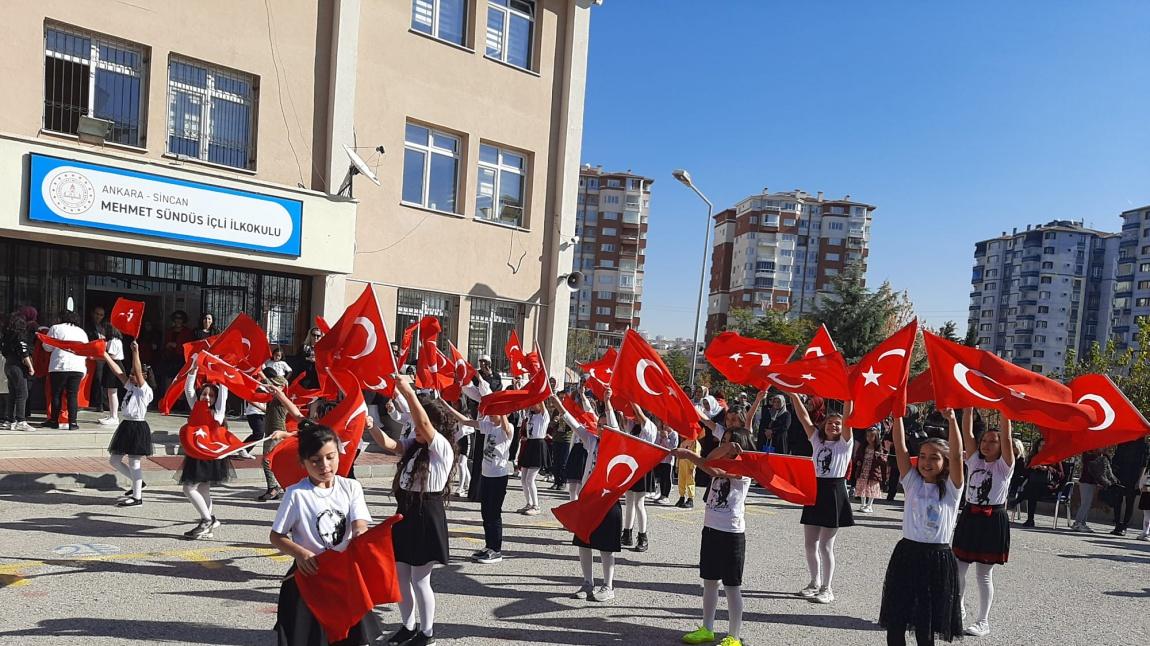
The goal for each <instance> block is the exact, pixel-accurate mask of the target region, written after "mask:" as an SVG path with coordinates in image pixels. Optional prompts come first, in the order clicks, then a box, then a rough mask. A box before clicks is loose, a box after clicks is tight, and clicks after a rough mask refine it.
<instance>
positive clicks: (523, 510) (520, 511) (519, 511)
mask: <svg viewBox="0 0 1150 646" xmlns="http://www.w3.org/2000/svg"><path fill="white" fill-rule="evenodd" d="M530 509H531V505H523V506H522V507H520V508H519V509H516V510H515V513H517V514H526V513H527V512H528V511H529V510H530Z"/></svg>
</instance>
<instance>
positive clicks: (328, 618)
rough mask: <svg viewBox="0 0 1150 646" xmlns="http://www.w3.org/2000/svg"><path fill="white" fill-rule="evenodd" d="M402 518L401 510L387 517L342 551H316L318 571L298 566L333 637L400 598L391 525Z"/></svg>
mask: <svg viewBox="0 0 1150 646" xmlns="http://www.w3.org/2000/svg"><path fill="white" fill-rule="evenodd" d="M402 519H403V516H401V515H399V514H396V515H395V516H392V517H391V518H388V519H387V520H385V521H383V522H382V523H380V524H379V525H376V526H375V527H372V528H371V529H369V530H367V532H365V533H364V534H363V535H362V536H360V537H358V538H353V539H352V540H351V542H350V543H348V545H347V549H346V550H344V551H342V552H337V551H335V550H327V551H325V552H321V553H320V554H319V555H317V556H316V565H318V566H319V573H318V574H315V575H312V576H307V575H305V574H304V573H303V572H300V571H299V570H296V572H295V582H296V586H297V587H298V588H299V594H300V597H302V598H303V600H304V603H306V604H307V607H308V610H311V614H312V615H313V616H315V619H316V621H318V622H319V624H320V626H323V632H324V635H325V636H326V637H327V642H328V643H335V642H337V641H341V640H344V639H347V635H348V633H349V632H350V631H351V628H352V627H353V626H355V625H356V624H357V623H359V621H360V620H361V619H363V616H364V615H366V614H367V613H369V612H371V609H372V608H374V607H376V606H378V605H381V604H385V603H396V602H398V601H399V600H400V594H399V577H398V576H396V571H395V548H394V546H393V545H392V538H391V528H392V525H395V524H396V523H397V522H399V521H400V520H402Z"/></svg>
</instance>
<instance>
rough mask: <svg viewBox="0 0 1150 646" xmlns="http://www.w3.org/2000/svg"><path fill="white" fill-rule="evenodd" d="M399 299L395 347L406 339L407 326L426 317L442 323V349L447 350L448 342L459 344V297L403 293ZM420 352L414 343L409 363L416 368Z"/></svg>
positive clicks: (415, 292)
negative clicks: (404, 336) (457, 321)
mask: <svg viewBox="0 0 1150 646" xmlns="http://www.w3.org/2000/svg"><path fill="white" fill-rule="evenodd" d="M397 296H398V302H397V305H396V308H395V335H396V337H397V339H396V343H399V339H402V338H403V331H404V330H405V329H407V327H408V326H410V325H411V324H413V323H416V322H418V321H419V320H420V319H422V318H423V317H425V316H434V317H435V318H437V319H439V325H440V327H441V328H442V331H441V332H440V333H439V343H438V345H439V347H440V348H441V349H443V348H446V347H447V342H448V341H452V342H456V341H458V339H459V336H458V334H457V333H458V328H457V327H456V319H457V314H458V312H459V297H458V296H451V295H449V294H439V293H436V292H425V291H422V290H418V289H400V290H399V293H398V295H397ZM418 351H419V347H418V345H417V344H416V343H414V341H413V342H412V344H411V350H410V354H409V355H408V357H407V359H406V363H409V364H412V365H415V362H416V360H417V359H418V358H419V355H418V354H417V353H418ZM396 359H397V360H398V361H400V362H401V363H403V362H404V361H405V360H404V358H403V357H396Z"/></svg>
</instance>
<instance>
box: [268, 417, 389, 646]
mask: <svg viewBox="0 0 1150 646" xmlns="http://www.w3.org/2000/svg"><path fill="white" fill-rule="evenodd" d="M299 459H300V463H301V464H302V465H303V467H304V469H305V470H306V471H307V478H305V479H303V480H300V481H299V482H297V483H296V484H294V485H292V486H290V487H288V488H287V491H285V492H284V497H283V500H282V501H280V506H279V510H278V511H277V512H276V518H275V521H273V522H272V530H271V535H270V536H269V538H268V540H269V541H270V542H271V544H272V547H275V548H276V549H278V550H279V551H280V552H282V553H283V554H285V555H287V556H290V557H292V558H293V559H295V563H294V564H292V566H291V569H290V570H288V573H287V576H285V577H284V579H283V582H282V583H281V584H280V596H279V604H278V605H279V607H278V610H277V612H276V625H275V631H276V636H277V637H278V639H279V643H280V644H316V645H317V646H318V645H319V644H328V643H329V640H328V639H327V637H326V635H325V634H324V631H323V628H322V627H321V626H320V625H319V622H318V621H317V620H316V618H315V616H314V615H313V614H312V612H311V610H310V609H309V608H308V607H307V603H305V602H304V600H303V597H301V596H300V593H299V587H298V585H297V583H296V579H295V573H296V571H297V570H298V571H299V572H300V573H301V574H303V575H304V576H307V577H312V576H319V577H322V576H326V574H327V573H326V572H325V571H324V570H322V569H320V568H319V565H318V563H317V562H316V556H318V555H319V554H320V553H322V552H325V551H327V550H334V551H336V552H342V551H344V550H346V549H347V548H348V545H349V544H350V543H351V541H352V539H354V538H356V537H357V536H360V535H361V534H363V533H364V532H366V531H367V525H368V523H370V522H371V515H370V514H369V513H368V511H367V503H366V501H365V500H364V497H363V487H362V486H361V485H360V484H359V483H358V482H356V481H355V480H351V479H348V478H343V477H341V476H338V475H336V470H337V468H338V467H339V439H338V438H337V437H336V435H335V432H333V431H332V430H331V429H330V428H328V427H326V426H321V425H319V424H316V423H315V422H312V421H310V420H304V421H302V422H300V429H299ZM382 633H383V627H382V626H380V623H379V619H378V618H376V616H375V613H374V612H372V611H371V610H368V611H367V613H366V614H364V616H363V618H362V619H360V620H359V623H357V624H355V625H353V626H352V627H351V630H350V631H349V633H348V636H347V638H345V639H342V640H340V641H339V642H337V643H338V644H357V645H358V644H374V643H375V642H376V640H378V639H379V638H380V637H381V636H382Z"/></svg>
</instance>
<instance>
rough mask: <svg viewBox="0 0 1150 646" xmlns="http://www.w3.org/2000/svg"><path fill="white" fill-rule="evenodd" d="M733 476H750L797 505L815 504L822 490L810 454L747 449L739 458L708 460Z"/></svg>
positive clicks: (708, 462)
mask: <svg viewBox="0 0 1150 646" xmlns="http://www.w3.org/2000/svg"><path fill="white" fill-rule="evenodd" d="M707 466H710V467H717V468H719V469H722V470H723V471H726V472H727V473H728V474H730V475H733V476H747V477H750V478H754V479H755V482H758V483H759V484H760V485H762V486H763V487H765V488H766V489H768V490H769V491H770V492H771V493H773V494H775V495H776V496H778V497H779V498H782V499H783V500H786V501H787V502H793V503H795V504H796V505H813V504H815V498H816V497H817V494H818V480H817V479H816V478H815V463H814V462H812V461H811V459H810V458H808V457H804V456H798V455H780V454H778V453H753V452H747V451H745V452H743V453H741V454H739V456H738V457H735V458H722V459H720V460H708V461H707Z"/></svg>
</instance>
